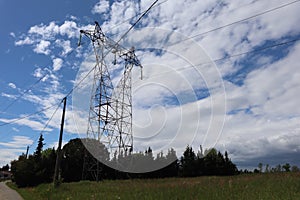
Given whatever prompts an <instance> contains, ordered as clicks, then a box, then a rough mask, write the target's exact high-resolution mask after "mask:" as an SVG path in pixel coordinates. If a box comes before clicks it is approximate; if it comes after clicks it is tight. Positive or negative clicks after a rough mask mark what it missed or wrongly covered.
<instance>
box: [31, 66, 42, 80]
mask: <svg viewBox="0 0 300 200" xmlns="http://www.w3.org/2000/svg"><path fill="white" fill-rule="evenodd" d="M42 72H43V70H42V69H41V68H36V69H35V70H34V72H33V76H34V77H36V78H41V77H42V76H43V73H42Z"/></svg>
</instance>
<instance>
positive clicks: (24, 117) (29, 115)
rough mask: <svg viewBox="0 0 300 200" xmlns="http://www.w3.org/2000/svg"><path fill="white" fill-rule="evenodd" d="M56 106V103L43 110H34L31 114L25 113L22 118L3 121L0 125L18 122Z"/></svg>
mask: <svg viewBox="0 0 300 200" xmlns="http://www.w3.org/2000/svg"><path fill="white" fill-rule="evenodd" d="M54 106H56V104H55V105H52V106H49V107H47V108H44V109H42V110H39V111H37V112H34V113H31V114H28V115H25V116H23V117H20V118H17V119H14V120H11V121H9V122H5V123H2V124H0V127H1V126H6V125H9V124H14V123H16V122H18V121H20V120H22V119H26V118H29V117H31V116H34V115H37V114H40V113H42V112H44V111H46V110H49V109H51V108H53V107H54Z"/></svg>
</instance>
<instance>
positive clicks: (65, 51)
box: [55, 40, 72, 56]
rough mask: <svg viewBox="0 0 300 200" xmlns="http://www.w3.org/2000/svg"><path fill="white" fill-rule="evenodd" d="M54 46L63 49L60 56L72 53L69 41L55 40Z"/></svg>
mask: <svg viewBox="0 0 300 200" xmlns="http://www.w3.org/2000/svg"><path fill="white" fill-rule="evenodd" d="M55 44H56V45H57V46H58V47H61V48H62V49H63V51H62V53H61V56H66V55H67V54H68V53H70V52H71V51H72V48H71V41H70V40H56V41H55Z"/></svg>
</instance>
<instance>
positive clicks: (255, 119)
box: [15, 0, 300, 165]
mask: <svg viewBox="0 0 300 200" xmlns="http://www.w3.org/2000/svg"><path fill="white" fill-rule="evenodd" d="M151 3H152V1H151V0H146V1H140V2H135V1H115V2H111V3H109V1H99V2H98V3H97V4H96V5H95V6H94V7H93V9H92V13H94V14H103V13H106V15H107V17H106V19H107V20H105V21H103V24H102V25H101V27H102V29H103V30H104V31H105V33H107V35H113V37H115V38H118V37H119V36H121V35H122V34H123V33H124V32H126V31H127V30H128V28H129V27H130V26H131V24H132V21H134V19H133V20H128V21H124V19H128V18H130V17H133V16H135V15H136V14H137V13H139V12H141V11H143V10H146V9H147V8H148V7H149V6H150V5H151ZM279 5H282V2H281V1H279V0H274V1H271V2H270V1H255V0H246V1H245V0H238V1H229V0H222V1H217V0H210V1H192V0H187V1H184V2H183V1H176V2H175V1H166V2H163V3H162V4H161V5H159V6H156V7H154V8H153V9H152V10H151V11H150V13H148V14H147V15H146V16H145V17H144V18H143V19H142V20H141V21H140V23H139V24H138V25H137V26H136V27H135V30H134V31H131V32H130V34H128V35H127V36H126V37H125V38H124V39H123V40H122V41H121V43H122V45H124V46H126V47H131V46H132V45H134V46H135V47H136V48H137V55H138V57H139V58H140V60H141V62H142V64H143V66H144V80H143V81H144V83H147V85H145V84H144V87H141V88H139V86H142V85H143V84H142V83H141V82H139V81H138V80H137V79H138V77H139V71H138V70H136V68H134V69H133V77H137V78H136V79H135V80H133V82H134V84H135V87H133V89H134V93H133V94H134V95H136V96H134V103H135V104H134V109H135V113H134V116H136V117H135V120H137V121H135V123H136V124H135V125H136V126H135V130H134V131H136V132H135V133H134V134H136V136H139V137H145V135H144V134H146V133H147V134H148V133H149V134H150V135H151V134H152V133H153V132H157V133H159V135H160V136H161V137H157V138H159V139H157V138H156V140H155V137H153V138H154V139H152V140H149V141H150V142H149V141H146V140H144V141H142V142H140V143H139V144H137V147H138V148H140V149H141V150H143V146H146V147H148V146H151V147H154V146H155V147H157V148H160V147H161V145H163V143H164V142H167V143H168V142H170V141H172V137H173V136H174V132H175V133H178V135H175V136H174V137H177V139H178V140H176V142H174V141H173V143H172V142H171V144H172V145H173V146H174V147H178V149H179V151H177V152H178V154H179V155H180V153H181V151H182V150H184V149H183V148H182V146H185V145H187V144H188V143H190V142H191V141H189V140H187V139H186V138H187V136H189V137H190V136H191V137H192V138H194V142H193V144H195V145H199V144H203V143H205V145H206V146H205V147H207V148H209V147H211V146H214V145H215V144H216V141H217V146H218V147H219V148H221V149H223V150H229V151H230V152H231V153H232V156H233V159H234V161H239V162H240V163H242V162H244V161H243V157H247V158H251V159H253V161H251V162H252V165H253V162H255V161H254V160H255V158H259V157H266V156H268V155H270V156H271V155H273V154H272V151H273V152H278V154H277V155H284V154H286V155H287V154H289V155H292V152H291V150H289V149H293V151H294V152H298V151H299V148H298V146H297V145H296V144H295V142H293V141H298V138H299V137H298V136H299V131H298V130H299V125H297V123H296V122H297V121H299V116H300V112H299V109H296V108H297V103H298V101H299V98H300V97H299V95H297V94H298V92H297V91H299V89H300V88H299V81H298V80H299V73H298V71H299V70H298V68H297V63H298V61H297V55H299V52H300V48H299V44H297V45H294V46H293V47H292V48H291V47H290V46H285V47H283V48H284V50H285V52H286V53H285V54H282V52H281V50H280V49H278V51H277V52H276V55H275V56H271V55H269V54H267V53H260V54H257V55H255V58H254V57H253V56H252V55H243V56H240V57H233V58H231V59H229V60H228V62H223V63H217V65H216V66H214V65H212V64H207V65H197V64H201V63H206V62H207V61H210V59H207V57H208V58H209V57H210V58H212V59H217V58H222V57H224V56H227V55H232V54H238V53H241V52H246V51H249V50H253V49H255V48H260V47H263V46H264V45H265V44H267V43H268V42H271V43H272V42H277V41H281V39H283V38H285V39H287V38H292V37H294V36H297V35H299V33H300V28H299V27H300V26H298V21H299V19H300V18H299V15H298V12H297V11H298V10H299V4H293V5H291V6H287V7H285V8H282V9H278V10H276V12H270V13H268V14H264V15H261V16H257V17H255V18H252V19H251V20H248V21H243V22H241V23H237V24H235V25H232V26H228V27H226V28H221V29H218V30H215V31H211V32H210V30H213V29H216V28H218V27H221V26H224V25H226V24H230V23H232V22H235V21H238V20H241V19H244V18H247V17H249V16H253V15H255V14H257V13H261V12H263V11H265V10H268V9H271V8H274V7H277V6H279ZM108 11H109V12H108ZM287 19H289V20H287ZM116 25H117V26H116ZM145 27H148V31H147V30H146V29H145ZM149 27H156V29H160V30H165V31H155V32H154V31H153V30H154V29H149ZM80 29H84V30H93V26H91V25H84V26H81V27H79V25H78V24H77V23H76V22H74V21H65V22H63V23H62V24H59V23H57V22H50V23H49V24H47V25H45V24H40V25H36V26H33V27H31V28H30V29H29V31H28V35H26V36H22V37H21V38H19V40H18V41H16V42H15V45H17V46H21V45H32V46H33V47H34V51H35V52H36V53H42V54H45V55H50V54H51V51H50V50H52V48H53V47H52V46H51V45H55V48H56V47H59V48H60V49H62V51H61V53H60V54H59V55H60V56H62V57H63V56H65V55H66V54H68V53H69V52H70V51H71V45H70V43H72V40H73V41H74V39H75V38H77V37H78V35H79V30H80ZM149 30H151V31H149ZM174 31H176V32H177V34H174V33H173V32H174ZM205 32H208V33H205ZM202 33H203V34H202ZM204 33H205V34H204ZM180 35H181V36H180ZM195 35H198V36H197V37H193V38H192V39H190V40H186V41H181V40H182V39H184V38H189V37H192V36H195ZM57 37H61V38H57ZM176 42H178V44H176ZM50 43H51V44H50ZM193 43H196V44H197V45H198V47H199V49H201V51H198V49H196V48H193V47H194V46H191V45H190V44H193ZM172 44H176V45H172ZM89 50H90V49H89ZM178 51H179V52H181V53H176V52H178ZM199 52H200V53H199ZM78 55H81V56H82V55H89V54H88V53H80V54H79V53H78ZM203 55H206V56H207V57H203ZM275 57H278V58H277V59H275ZM52 58H54V57H52ZM204 58H205V59H204ZM55 59H57V60H55ZM55 59H53V71H58V70H59V69H60V68H61V66H62V60H60V59H59V58H55ZM250 60H251V62H249V61H250ZM82 65H90V66H94V60H93V61H91V60H88V59H86V60H85V62H84V63H82ZM187 66H190V67H187ZM191 66H194V68H193V67H191ZM195 66H197V67H196V69H195ZM85 67H86V66H85ZM191 68H193V69H191ZM113 69H114V70H116V67H115V68H113ZM197 69H198V70H197ZM116 71H117V70H116ZM114 72H115V71H114ZM196 72H197V73H196ZM237 72H239V73H240V74H237V75H236V77H230V76H231V75H234V74H235V73H237ZM34 74H35V76H36V77H42V74H43V71H42V70H40V69H39V70H38V69H37V70H36V71H35V73H34ZM114 75H115V77H114V78H113V82H114V83H117V82H118V80H119V79H120V74H118V73H117V72H116V74H114ZM82 76H84V73H83V74H81V76H80V75H79V77H82ZM237 76H239V77H237ZM220 77H221V78H222V77H223V78H224V77H230V78H227V79H226V80H222V81H223V83H224V85H225V88H226V101H225V104H226V109H227V112H225V119H226V123H225V126H224V129H223V131H222V134H221V135H220V137H219V135H217V134H216V133H215V132H216V129H214V126H208V125H209V124H210V123H211V121H213V120H215V122H218V123H220V124H222V120H223V119H224V113H222V112H221V111H222V107H224V100H223V99H224V95H222V84H223V83H222V84H221V83H220V81H219V78H220ZM234 78H239V79H241V82H240V84H237V83H236V82H235V81H234V80H233V79H234ZM47 80H48V81H49V82H51V84H52V86H53V87H51V88H52V89H53V88H56V89H54V90H49V91H48V92H49V96H47V97H45V98H41V99H40V101H39V102H41V105H46V104H49V103H50V102H49V101H47V99H46V98H48V97H53V98H52V100H51V102H54V101H53V100H54V99H56V100H57V99H58V96H54V94H53V93H54V92H55V93H57V92H58V90H57V88H58V85H59V83H58V82H59V81H58V77H56V76H54V75H53V74H51V73H50V75H49V76H47ZM222 81H221V82H222ZM75 82H76V81H75ZM77 82H78V81H77ZM187 83H189V84H187ZM90 84H91V82H87V85H85V86H90ZM162 86H165V87H162ZM191 91H192V92H193V93H192V94H191ZM205 91H206V93H207V94H206V93H205ZM207 91H208V92H207ZM51 92H52V93H51ZM212 97H214V99H213V98H212ZM26 98H28V99H30V100H31V101H32V102H33V101H34V98H33V97H32V96H31V97H30V96H26ZM175 98H178V99H181V103H182V104H181V105H179V103H178V101H176V99H175ZM178 99H177V100H178ZM35 101H36V99H35ZM212 108H213V109H212ZM87 109H88V108H87ZM81 111H82V110H78V112H75V111H74V113H73V114H74V116H75V117H74V118H75V119H76V120H75V121H77V122H78V127H79V129H80V130H79V132H80V133H82V132H84V131H85V130H84V129H83V128H81V127H82V126H80V124H82V123H83V124H84V123H85V122H84V120H82V116H81V113H80V112H81ZM181 111H182V112H181ZM197 114H200V116H201V118H200V119H201V120H200V122H198V120H196V117H197V116H198V115H197ZM49 115H50V113H46V116H49ZM164 116H168V117H167V118H163V117H164ZM195 116H196V117H195ZM181 117H183V118H184V119H182V118H181ZM162 119H163V120H162ZM164 119H165V121H164ZM55 120H59V116H58V117H57V119H56V118H55ZM180 120H183V121H180ZM162 121H163V122H164V123H163V124H162V123H161V122H162ZM180 122H184V123H181V125H182V127H178V126H177V125H179V124H180ZM67 123H69V122H67ZM58 124H59V122H58ZM71 124H72V123H71V122H70V123H69V124H68V125H67V126H66V127H67V129H68V131H70V132H76V129H75V128H74V127H72V126H71ZM212 124H213V123H212ZM84 127H86V126H84ZM176 129H177V130H176ZM153 130H154V131H153ZM143 131H144V132H143ZM177 131H178V132H177ZM207 133H209V134H207ZM288 137H290V138H291V139H286V138H288ZM293 139H294V140H293ZM272 144H276V147H274V145H272ZM280 152H281V153H280ZM248 164H249V163H248ZM241 165H242V164H241ZM255 165H256V163H255Z"/></svg>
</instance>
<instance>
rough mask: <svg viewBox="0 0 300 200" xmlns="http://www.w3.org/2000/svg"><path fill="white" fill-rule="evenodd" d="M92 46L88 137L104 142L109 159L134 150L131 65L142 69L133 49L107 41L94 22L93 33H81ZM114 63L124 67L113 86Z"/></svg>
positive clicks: (88, 31) (91, 31)
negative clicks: (94, 61) (111, 59)
mask: <svg viewBox="0 0 300 200" xmlns="http://www.w3.org/2000/svg"><path fill="white" fill-rule="evenodd" d="M80 32H81V34H84V35H85V36H87V37H88V38H89V39H90V40H91V42H92V45H93V50H94V53H95V57H96V64H95V66H94V68H93V70H94V75H93V78H94V79H93V88H92V96H91V99H90V108H89V121H88V130H87V137H88V138H93V139H96V140H98V141H100V142H101V143H103V144H104V145H105V146H106V148H107V149H108V151H109V153H110V156H112V155H116V154H117V155H119V154H121V153H125V152H131V151H132V150H133V135H132V89H131V88H132V77H131V70H132V68H133V66H139V67H141V68H142V66H141V64H140V62H139V60H138V59H137V57H136V55H135V52H134V48H131V49H130V50H127V49H125V48H123V47H121V46H120V45H119V44H118V42H114V41H113V40H111V39H109V38H108V37H107V36H105V34H104V33H103V31H102V30H101V28H100V26H99V24H98V23H97V22H96V25H95V28H94V30H81V31H80ZM111 54H112V55H113V56H114V61H113V64H117V63H118V64H121V65H123V66H124V70H123V73H122V78H121V79H120V81H119V83H118V84H117V85H116V86H115V87H113V84H112V77H111V76H110V73H111V68H110V67H112V62H111V61H108V60H107V59H106V58H107V57H108V56H109V55H110V56H111Z"/></svg>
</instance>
